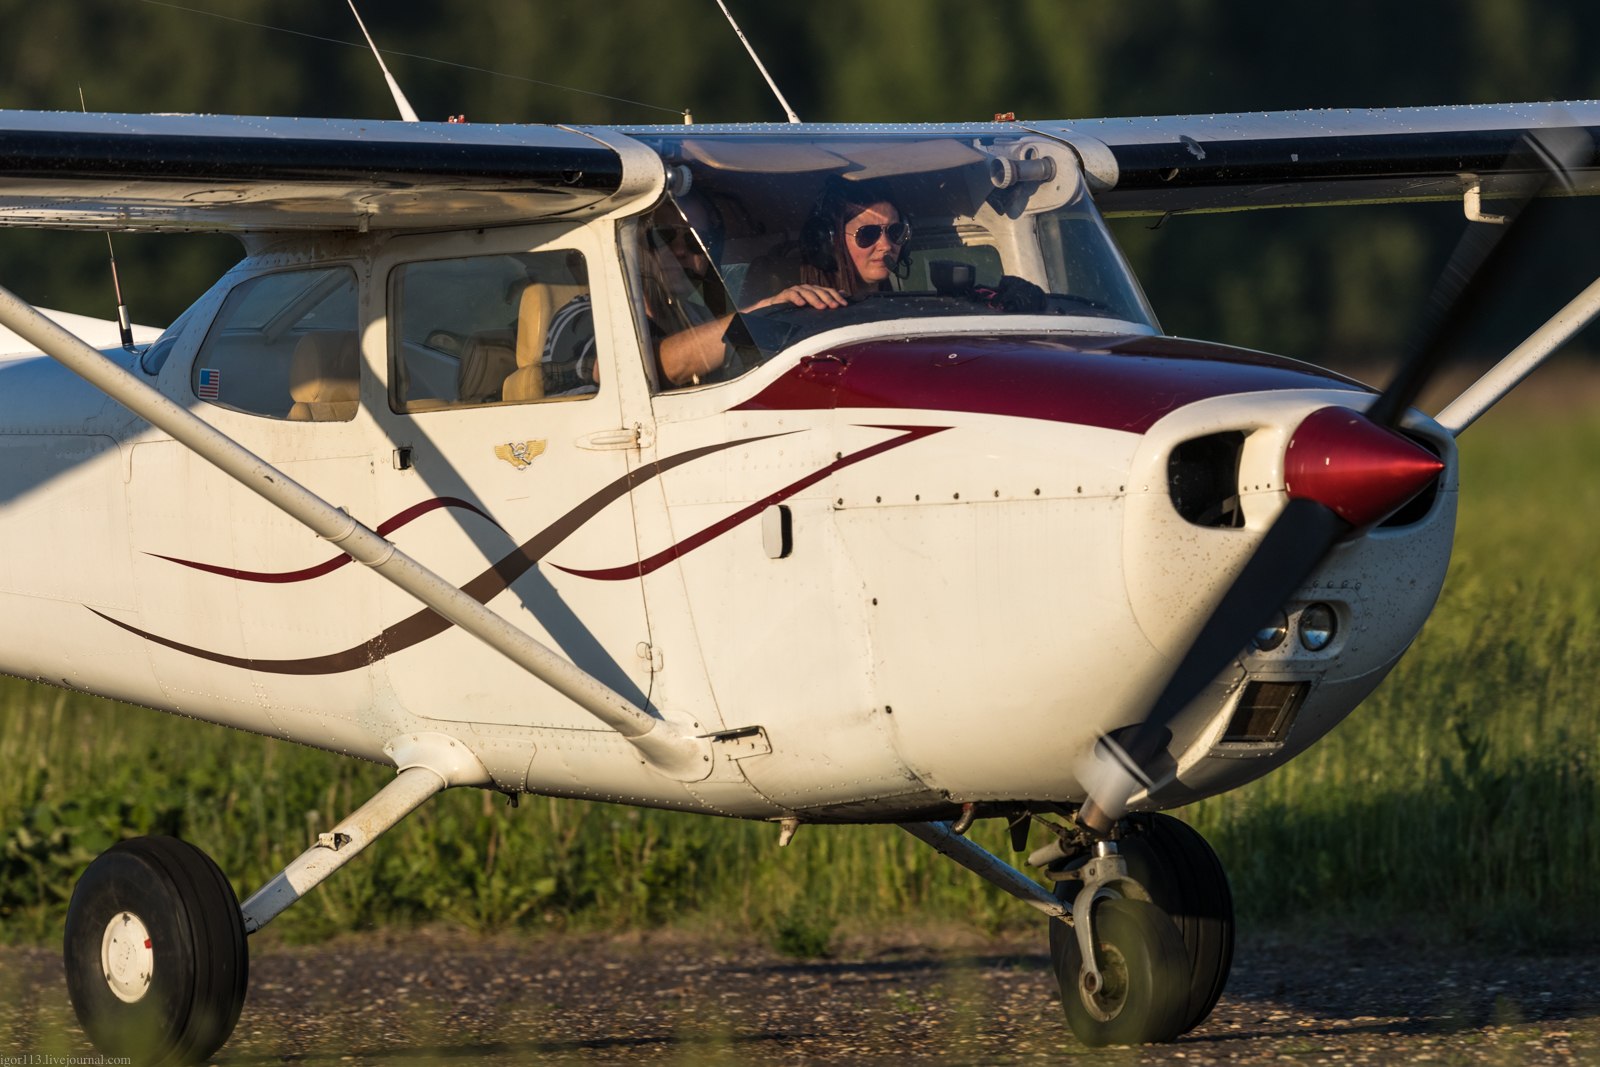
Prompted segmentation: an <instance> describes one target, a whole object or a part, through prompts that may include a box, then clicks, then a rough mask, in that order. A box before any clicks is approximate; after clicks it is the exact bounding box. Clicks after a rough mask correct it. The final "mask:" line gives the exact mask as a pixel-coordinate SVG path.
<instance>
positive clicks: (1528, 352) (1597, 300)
mask: <svg viewBox="0 0 1600 1067" xmlns="http://www.w3.org/2000/svg"><path fill="white" fill-rule="evenodd" d="M1596 316H1600V278H1597V279H1595V280H1594V281H1592V282H1590V283H1589V287H1588V288H1587V289H1585V290H1584V291H1583V292H1581V293H1579V294H1578V295H1577V296H1575V297H1573V298H1572V300H1571V302H1569V303H1568V304H1567V306H1566V307H1564V308H1562V309H1561V310H1560V311H1558V312H1556V313H1555V314H1554V315H1552V316H1551V317H1550V320H1549V321H1548V322H1546V323H1545V324H1544V325H1543V326H1541V327H1539V328H1538V329H1537V330H1535V331H1533V332H1532V333H1531V334H1529V335H1528V338H1527V340H1525V341H1523V342H1522V343H1521V344H1520V345H1518V346H1517V347H1516V348H1513V349H1512V350H1511V351H1510V352H1508V353H1506V355H1505V356H1504V357H1503V358H1502V359H1501V360H1500V362H1498V363H1496V364H1495V365H1494V366H1493V367H1490V368H1489V369H1488V371H1486V372H1485V373H1484V375H1483V377H1481V378H1479V379H1478V380H1477V381H1475V382H1473V383H1472V384H1471V385H1470V386H1468V387H1467V389H1466V391H1465V392H1463V393H1462V394H1461V395H1460V396H1458V397H1456V398H1455V399H1454V400H1452V401H1450V403H1449V404H1448V405H1446V406H1445V408H1444V410H1443V411H1441V412H1439V414H1438V415H1437V416H1435V418H1436V419H1437V420H1438V423H1439V425H1440V426H1443V427H1444V428H1445V429H1447V430H1449V431H1450V433H1451V434H1452V435H1454V436H1456V437H1460V436H1461V431H1462V430H1465V429H1466V428H1467V427H1468V426H1471V425H1472V424H1473V423H1474V422H1476V421H1478V416H1480V415H1482V414H1483V413H1484V412H1485V411H1488V410H1489V409H1490V408H1491V407H1493V406H1494V405H1495V404H1497V403H1499V401H1500V398H1501V397H1503V396H1505V395H1506V394H1507V393H1509V392H1511V390H1512V389H1515V388H1516V387H1517V386H1518V385H1519V384H1521V382H1522V379H1524V378H1526V377H1527V376H1528V375H1530V374H1532V373H1533V372H1534V371H1535V370H1536V369H1538V367H1539V365H1540V364H1542V363H1543V362H1544V361H1545V360H1547V359H1549V358H1550V357H1551V356H1553V355H1555V353H1556V351H1557V349H1559V348H1560V347H1561V346H1562V345H1564V344H1566V343H1567V341H1569V340H1571V339H1572V337H1573V335H1575V334H1576V333H1577V332H1578V331H1579V330H1581V329H1583V328H1584V327H1585V326H1587V325H1589V323H1591V322H1593V321H1594V320H1595V317H1596Z"/></svg>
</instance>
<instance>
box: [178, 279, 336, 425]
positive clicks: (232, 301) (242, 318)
mask: <svg viewBox="0 0 1600 1067" xmlns="http://www.w3.org/2000/svg"><path fill="white" fill-rule="evenodd" d="M158 344H159V342H158ZM360 369H361V356H360V348H359V346H358V344H357V340H356V275H355V271H353V270H351V269H350V268H348V267H324V268H321V269H318V270H298V271H283V272H281V273H278V274H264V275H260V276H259V277H255V278H249V279H247V280H245V281H242V282H240V283H239V284H238V285H237V286H235V287H234V289H233V291H232V292H231V293H229V294H228V298H227V299H226V300H225V301H223V304H222V310H221V311H219V312H218V313H217V318H216V321H215V322H214V323H212V325H211V330H210V331H209V332H208V333H207V334H206V339H205V341H204V342H202V343H201V345H200V351H199V353H198V354H197V355H196V356H195V360H194V367H193V369H192V370H191V371H190V380H189V385H190V388H191V389H192V390H193V391H194V395H195V396H196V397H197V398H199V399H200V400H204V401H206V402H207V403H210V404H215V405H217V406H218V407H224V408H231V409H232V410H234V411H243V412H246V413H248V414H251V415H264V416H267V417H269V418H275V419H292V420H295V421H301V422H344V421H347V420H349V419H353V418H355V415H356V408H357V407H358V406H359V402H360V398H361V391H360Z"/></svg>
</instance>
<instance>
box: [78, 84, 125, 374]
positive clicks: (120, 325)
mask: <svg viewBox="0 0 1600 1067" xmlns="http://www.w3.org/2000/svg"><path fill="white" fill-rule="evenodd" d="M78 106H79V107H81V108H83V113H84V114H85V115H87V114H88V113H89V103H88V101H87V100H85V99H84V96H83V86H81V85H80V86H78ZM106 252H107V253H108V254H109V255H110V256H111V291H112V292H113V293H115V294H116V296H117V332H118V333H120V334H122V347H123V348H126V349H127V350H128V351H129V352H132V351H133V320H132V319H131V318H129V317H128V305H127V304H125V303H123V302H122V281H121V279H119V278H118V277H117V249H116V246H115V245H113V244H112V243H111V231H109V230H107V231H106Z"/></svg>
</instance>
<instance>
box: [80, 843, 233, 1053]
mask: <svg viewBox="0 0 1600 1067" xmlns="http://www.w3.org/2000/svg"><path fill="white" fill-rule="evenodd" d="M130 933H132V934H133V935H134V936H128V935H129V934H130ZM140 935H143V936H140ZM141 941H142V943H143V949H142V951H141V948H140V942H141ZM64 956H65V960H66V969H67V992H68V993H69V995H70V996H71V997H72V1007H73V1010H74V1011H75V1012H77V1015H78V1022H79V1023H80V1024H81V1025H82V1026H83V1029H84V1032H85V1033H87V1034H88V1035H89V1040H91V1041H93V1042H94V1045H95V1047H96V1048H97V1049H99V1050H100V1051H101V1052H102V1053H104V1054H105V1055H106V1056H108V1057H127V1058H129V1059H131V1060H132V1062H134V1063H136V1064H150V1065H157V1064H163V1065H164V1064H190V1063H196V1062H199V1061H202V1060H204V1059H206V1058H207V1057H209V1056H210V1055H211V1054H212V1053H213V1052H215V1051H216V1050H217V1049H219V1048H221V1047H222V1043H223V1042H224V1041H226V1040H228V1036H229V1035H230V1034H232V1033H233V1028H234V1025H235V1024H236V1023H237V1022H238V1021H239V1011H240V1009H241V1008H242V1007H243V1006H244V995H245V987H246V985H247V984H248V982H249V976H250V973H249V972H250V963H249V949H248V947H247V945H246V943H245V932H244V918H243V916H242V915H241V914H240V912H239V899H238V897H236V896H235V895H234V892H233V886H231V885H230V884H229V883H228V880H227V878H225V877H223V874H222V872H221V871H220V870H218V869H217V865H216V864H215V863H213V862H211V858H210V857H209V856H207V855H206V854H205V853H204V852H201V851H200V850H199V849H197V848H195V847H194V846H193V845H189V844H186V843H184V842H182V841H179V840H177V839H176V838H171V837H137V838H133V839H132V840H129V841H122V842H119V843H117V844H115V845H113V846H111V848H109V849H107V850H106V851H105V852H104V853H102V854H101V855H100V856H99V857H98V858H96V859H95V861H94V862H93V863H91V864H89V868H88V870H86V871H84V872H83V876H82V877H81V878H79V879H78V884H77V886H76V887H75V888H74V889H73V891H72V902H71V903H70V904H69V905H68V906H67V931H66V944H65V951H64ZM113 960H114V961H115V962H111V961H113Z"/></svg>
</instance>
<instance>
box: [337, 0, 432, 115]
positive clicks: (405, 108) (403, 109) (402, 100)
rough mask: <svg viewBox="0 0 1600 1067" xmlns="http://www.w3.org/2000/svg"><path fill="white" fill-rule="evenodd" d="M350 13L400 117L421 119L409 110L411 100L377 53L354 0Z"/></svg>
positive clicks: (351, 1) (352, 0)
mask: <svg viewBox="0 0 1600 1067" xmlns="http://www.w3.org/2000/svg"><path fill="white" fill-rule="evenodd" d="M350 14H352V15H354V16H355V17H356V25H357V26H360V27H361V36H363V37H365V38H366V39H367V47H368V48H371V49H372V58H373V59H376V60H377V61H378V69H379V70H381V71H383V80H384V81H386V82H388V83H389V95H390V96H392V97H394V106H395V107H397V108H399V109H400V117H401V118H402V119H405V120H406V121H407V122H420V121H422V120H420V119H418V118H417V113H416V112H415V111H413V110H411V101H409V100H407V99H406V94H405V93H402V92H401V91H400V83H399V82H397V81H395V80H394V75H393V74H390V73H389V68H388V67H387V66H385V65H384V62H383V56H381V55H380V54H379V53H378V46H377V45H376V44H374V43H373V41H372V34H370V33H368V32H367V24H366V23H365V22H362V21H361V12H359V11H357V10H356V0H350Z"/></svg>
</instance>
